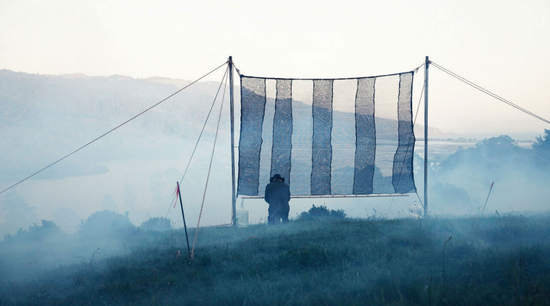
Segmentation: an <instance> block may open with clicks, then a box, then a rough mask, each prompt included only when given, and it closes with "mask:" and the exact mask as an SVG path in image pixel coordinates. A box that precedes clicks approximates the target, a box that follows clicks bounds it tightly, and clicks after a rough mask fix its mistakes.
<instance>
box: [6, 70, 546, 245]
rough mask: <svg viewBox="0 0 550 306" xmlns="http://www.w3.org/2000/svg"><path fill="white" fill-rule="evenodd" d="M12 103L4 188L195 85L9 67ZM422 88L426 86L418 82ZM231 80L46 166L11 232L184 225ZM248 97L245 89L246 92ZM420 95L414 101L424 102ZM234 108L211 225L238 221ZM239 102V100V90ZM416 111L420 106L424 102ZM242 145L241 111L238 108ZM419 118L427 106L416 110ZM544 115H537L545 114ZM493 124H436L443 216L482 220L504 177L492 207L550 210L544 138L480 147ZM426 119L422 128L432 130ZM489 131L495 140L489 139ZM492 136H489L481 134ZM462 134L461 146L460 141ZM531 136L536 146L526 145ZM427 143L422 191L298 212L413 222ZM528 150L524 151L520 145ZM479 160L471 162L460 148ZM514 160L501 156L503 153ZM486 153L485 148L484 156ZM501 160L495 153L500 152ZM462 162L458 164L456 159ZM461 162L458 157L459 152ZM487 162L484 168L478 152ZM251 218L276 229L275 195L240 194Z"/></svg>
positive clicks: (219, 153) (11, 207)
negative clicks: (179, 200)
mask: <svg viewBox="0 0 550 306" xmlns="http://www.w3.org/2000/svg"><path fill="white" fill-rule="evenodd" d="M1 77H2V80H3V84H4V88H5V90H4V91H3V92H4V93H5V98H4V101H5V103H6V105H7V106H8V107H7V108H5V112H4V113H3V114H2V119H3V121H2V129H3V135H5V136H4V137H2V138H1V139H0V148H2V152H3V158H2V160H1V161H0V169H1V172H0V187H1V188H2V189H4V188H7V187H8V186H10V185H12V184H14V183H16V182H17V181H19V180H20V179H22V178H24V177H26V176H28V175H30V174H32V173H34V172H35V171H37V170H39V169H41V168H42V167H44V166H45V165H47V164H49V163H51V162H52V161H55V160H57V159H58V158H60V157H62V156H64V155H65V154H67V153H69V152H71V151H73V150H74V149H76V148H78V147H79V146H81V145H83V144H85V143H86V142H88V141H90V140H91V139H94V138H95V137H97V136H98V135H101V134H103V133H105V132H106V131H108V130H110V129H111V128H112V127H114V126H116V125H118V124H120V122H123V121H124V120H127V119H128V118H130V117H132V116H133V115H135V114H136V113H138V112H140V111H141V110H143V109H144V108H146V107H148V106H150V105H151V104H153V103H155V102H157V101H159V100H161V99H162V98H164V97H166V96H167V95H169V94H171V93H173V92H174V91H176V90H177V89H178V88H180V87H179V86H182V85H184V84H187V83H188V82H186V81H180V80H172V79H163V78H151V79H132V78H128V77H122V76H112V77H93V78H90V77H87V76H84V75H70V76H58V77H54V76H40V75H30V74H24V73H15V72H11V71H7V70H3V71H2V73H1ZM415 86H416V87H417V86H418V82H417V83H415ZM218 88H219V84H218V83H215V82H202V83H198V84H196V85H194V87H190V88H189V90H186V91H184V92H182V93H181V94H180V95H177V96H176V97H174V98H173V99H171V100H168V101H166V102H165V103H164V104H161V105H160V106H158V107H157V108H155V109H153V110H152V111H151V112H149V113H146V114H144V115H143V116H141V117H139V118H137V119H135V120H134V121H131V122H130V123H128V124H127V125H125V126H123V127H121V128H120V129H118V130H116V131H114V132H113V133H112V134H109V135H107V136H106V137H104V138H101V139H100V140H98V141H97V142H95V143H93V144H91V145H90V146H88V147H86V148H85V149H83V150H82V151H80V152H77V153H76V154H74V155H72V156H70V157H69V158H67V159H65V160H63V161H61V162H60V163H58V164H56V165H54V166H53V167H51V168H49V169H46V170H45V171H43V172H42V173H40V174H38V175H36V176H35V177H33V178H32V179H30V180H28V181H25V182H23V183H22V184H20V185H18V186H16V187H15V188H13V189H11V190H9V191H7V192H5V193H3V194H1V195H0V201H1V202H0V203H1V205H2V206H1V207H2V209H1V210H0V224H2V226H1V227H0V228H1V230H0V234H1V235H2V236H4V235H6V234H15V233H16V232H17V231H18V230H19V229H20V228H21V229H23V230H25V229H27V228H28V227H29V226H32V225H33V224H39V222H40V220H51V221H54V222H55V224H57V225H58V226H59V227H60V228H61V229H62V230H63V231H64V232H66V233H68V234H74V233H76V232H77V231H78V230H79V226H80V222H81V220H85V219H86V218H87V217H89V216H90V215H91V214H92V213H94V212H97V211H101V210H109V211H112V212H115V213H119V214H124V213H126V212H127V213H128V218H129V220H130V221H131V222H132V223H133V224H135V225H137V226H139V225H140V224H142V223H143V222H144V221H146V220H147V219H149V218H152V217H167V218H169V219H170V220H172V222H173V225H174V227H176V228H178V227H182V226H183V221H182V217H181V212H180V210H179V208H178V207H176V209H174V207H173V204H174V203H173V202H172V201H173V195H174V189H175V184H176V181H179V180H180V179H181V178H182V176H183V173H184V171H185V169H186V166H187V164H188V162H189V159H190V157H191V154H192V152H193V149H194V147H195V144H196V142H197V139H198V137H199V134H200V131H201V129H202V127H203V124H204V121H205V120H206V118H207V115H208V111H209V109H210V106H211V103H212V101H213V98H214V96H215V94H216V91H217V90H218ZM236 93H237V94H238V90H236ZM418 98H419V92H418V91H417V92H415V97H414V98H413V99H414V100H413V104H417V103H418ZM225 99H226V101H225V105H224V109H223V113H222V121H221V128H220V131H219V137H218V142H217V144H216V150H215V154H214V159H213V164H212V172H211V175H210V181H209V183H208V191H207V193H206V195H205V199H204V213H203V215H202V220H201V224H203V225H221V224H228V223H230V218H231V162H230V151H229V148H230V137H229V112H228V108H229V106H228V105H229V103H228V101H227V96H226V98H225ZM237 101H238V95H237ZM219 105H220V100H218V102H217V104H216V106H215V107H214V108H213V111H212V114H211V116H210V119H209V121H208V122H207V123H206V126H205V130H204V133H203V136H202V138H201V141H200V142H199V143H198V146H197V149H196V152H195V154H194V157H193V160H192V163H191V164H190V167H189V169H188V172H187V174H186V176H185V178H184V180H183V181H182V183H181V184H182V189H181V191H182V197H183V203H184V207H185V213H186V219H187V221H188V222H189V223H190V224H192V225H194V224H196V222H197V221H198V215H199V212H200V208H201V203H202V201H203V194H204V189H205V185H206V177H207V174H208V173H207V172H208V171H207V170H208V166H209V163H210V155H211V152H212V146H213V140H214V137H215V127H216V119H217V118H218V112H219ZM413 106H416V105H413ZM236 108H237V109H236V116H235V117H236V123H235V126H236V129H237V136H236V142H238V126H239V122H238V119H239V113H238V105H237V107H236ZM413 109H414V110H415V111H416V107H414V108H413ZM533 120H535V119H533ZM485 125H486V126H489V128H487V129H484V128H483V127H480V128H478V134H477V136H476V135H471V134H461V133H460V130H457V131H451V132H443V131H441V130H438V129H437V127H431V132H430V135H431V136H430V137H434V138H436V139H439V140H436V141H433V140H432V141H431V143H432V144H431V145H430V165H431V167H430V169H431V171H430V173H429V184H430V185H429V210H430V212H431V213H433V214H458V215H464V214H473V213H475V212H477V210H479V207H480V206H481V205H483V204H484V202H485V199H486V197H487V194H488V191H489V186H490V184H491V183H492V182H495V187H494V190H493V191H492V193H491V196H490V198H489V201H488V204H487V211H492V212H494V211H495V210H499V211H539V210H545V209H546V204H545V201H544V199H545V198H546V197H547V196H548V192H547V191H546V188H545V186H544V184H543V182H544V180H545V179H546V178H547V174H546V171H545V168H544V167H540V166H539V165H540V158H544V157H542V156H541V154H542V155H543V153H540V152H539V153H540V154H538V155H537V154H534V153H533V152H532V151H533V150H531V145H532V143H533V141H535V137H531V138H529V137H528V136H527V138H523V139H524V140H523V141H521V142H514V141H515V140H513V139H510V140H509V142H510V143H504V144H502V147H499V146H498V145H497V146H496V147H494V148H492V150H493V151H491V148H489V149H487V148H485V147H487V146H485V147H484V146H482V147H481V148H479V149H477V150H476V146H478V145H480V143H481V142H482V141H483V139H491V138H493V137H499V136H500V135H499V134H494V133H491V132H490V130H491V129H493V127H491V122H485ZM422 128H423V127H422V126H421V125H420V124H417V126H416V128H415V132H416V134H417V138H418V137H419V136H418V134H419V133H422ZM542 134H544V130H541V131H540V132H539V133H538V134H537V135H542ZM480 136H482V137H483V138H481V137H480ZM476 137H480V138H476ZM450 139H454V140H452V141H450ZM525 139H528V140H527V141H525ZM423 145H424V143H423V141H417V143H416V156H415V181H416V185H417V190H418V195H417V194H409V195H408V196H406V197H395V198H358V199H314V198H312V199H293V200H292V201H291V206H292V210H291V217H292V216H294V217H295V216H297V215H299V214H300V213H301V212H303V211H306V210H308V209H309V208H310V207H311V206H312V205H323V204H324V205H326V206H327V207H329V208H333V209H344V210H346V212H347V213H348V215H349V216H352V217H360V218H364V217H368V216H372V215H380V216H384V217H387V218H395V217H399V216H402V215H405V214H406V212H407V210H408V207H409V206H410V205H411V204H412V203H414V202H415V201H416V202H418V203H421V202H422V201H423V199H424V195H423V190H424V188H423V181H424V180H423V165H422V163H423V159H422V158H423ZM516 149H517V150H516ZM457 150H458V151H462V153H464V152H466V153H467V152H469V151H472V152H471V153H468V154H469V155H468V154H466V155H467V156H469V157H460V156H465V154H462V153H461V154H462V155H460V156H459V157H460V158H459V157H457V156H454V155H456V154H455V152H457ZM503 150H504V151H506V150H511V152H512V153H510V154H508V155H502V156H493V155H494V154H495V153H497V152H503ZM478 152H484V153H483V154H482V157H479V156H480V155H479V154H478ZM492 154H493V155H492ZM449 156H451V157H452V158H451V159H450V160H447V158H448V157H449ZM453 156H454V157H453ZM473 156H478V157H479V158H478V159H476V160H475V161H471V160H469V158H470V157H473ZM241 205H242V206H243V207H244V208H246V209H248V210H249V211H250V220H249V221H250V223H252V224H254V223H259V222H264V221H265V219H266V214H267V204H266V203H265V202H263V200H245V201H242V200H241V199H240V198H239V199H238V203H237V207H240V206H241Z"/></svg>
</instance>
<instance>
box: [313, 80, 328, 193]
mask: <svg viewBox="0 0 550 306" xmlns="http://www.w3.org/2000/svg"><path fill="white" fill-rule="evenodd" d="M332 94H333V80H314V81H313V111H312V114H313V147H312V151H313V152H312V169H311V194H312V195H328V194H331V185H330V180H331V177H330V175H331V163H332V145H331V133H332Z"/></svg>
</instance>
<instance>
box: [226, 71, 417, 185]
mask: <svg viewBox="0 0 550 306" xmlns="http://www.w3.org/2000/svg"><path fill="white" fill-rule="evenodd" d="M413 77H414V73H413V72H412V71H411V72H404V73H398V74H392V75H384V76H374V77H364V78H349V79H275V78H261V77H249V76H244V75H241V131H240V141H239V176H238V190H237V193H238V194H239V195H247V196H263V194H264V191H265V186H266V185H267V184H268V183H269V178H270V177H271V176H272V175H274V174H277V173H278V174H280V175H281V176H282V177H283V178H285V182H286V183H288V184H289V186H290V191H291V193H292V195H300V196H310V195H367V194H389V193H398V194H403V193H411V192H415V191H416V187H415V184H414V177H413V154H414V143H415V137H414V133H413V123H412V84H413Z"/></svg>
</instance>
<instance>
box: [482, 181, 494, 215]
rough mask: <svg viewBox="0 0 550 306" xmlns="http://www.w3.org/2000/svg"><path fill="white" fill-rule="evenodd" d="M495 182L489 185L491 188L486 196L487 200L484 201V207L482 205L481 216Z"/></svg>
mask: <svg viewBox="0 0 550 306" xmlns="http://www.w3.org/2000/svg"><path fill="white" fill-rule="evenodd" d="M494 184H495V182H493V183H492V184H491V187H490V188H489V194H488V195H487V200H485V205H483V209H482V210H481V214H482V215H483V212H484V211H485V206H487V201H489V196H490V195H491V191H492V190H493V185H494Z"/></svg>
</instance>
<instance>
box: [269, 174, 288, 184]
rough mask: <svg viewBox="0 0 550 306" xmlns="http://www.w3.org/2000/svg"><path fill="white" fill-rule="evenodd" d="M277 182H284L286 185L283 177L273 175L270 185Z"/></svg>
mask: <svg viewBox="0 0 550 306" xmlns="http://www.w3.org/2000/svg"><path fill="white" fill-rule="evenodd" d="M275 181H278V182H283V183H284V181H285V179H284V178H283V177H281V175H280V174H275V175H273V176H272V177H271V178H270V179H269V182H270V183H273V182H275Z"/></svg>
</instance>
